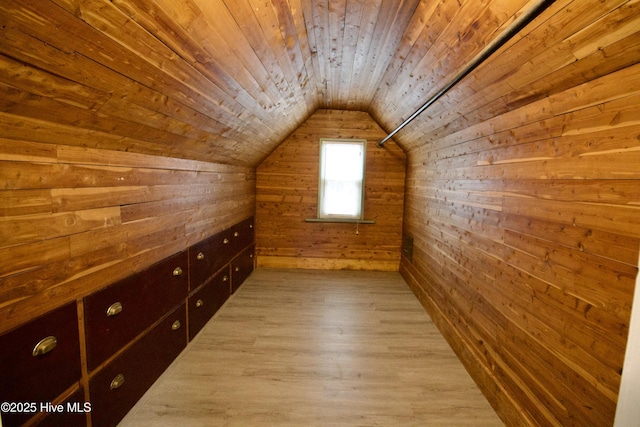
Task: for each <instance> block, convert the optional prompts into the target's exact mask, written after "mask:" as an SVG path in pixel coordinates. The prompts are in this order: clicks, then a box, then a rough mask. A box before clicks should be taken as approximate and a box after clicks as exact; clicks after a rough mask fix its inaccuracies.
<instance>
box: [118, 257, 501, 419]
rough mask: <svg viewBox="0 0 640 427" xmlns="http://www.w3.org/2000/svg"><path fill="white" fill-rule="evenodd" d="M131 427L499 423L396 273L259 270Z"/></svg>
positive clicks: (134, 413)
mask: <svg viewBox="0 0 640 427" xmlns="http://www.w3.org/2000/svg"><path fill="white" fill-rule="evenodd" d="M120 425H121V426H136V427H139V426H158V425H162V426H180V427H189V426H263V425H268V426H374V425H384V426H394V425H401V426H410V425H419V426H440V425H441V426H452V425H455V426H465V425H468V426H501V425H503V423H502V422H501V421H500V419H499V418H498V417H497V415H496V414H495V412H494V411H493V409H492V408H491V407H490V405H489V404H488V403H487V401H486V399H485V398H484V396H483V395H482V394H481V393H480V391H479V390H478V389H477V387H476V385H475V384H474V382H473V380H472V379H471V377H470V376H469V375H468V374H467V372H466V371H465V370H464V368H463V367H462V365H461V364H460V362H459V361H458V360H457V358H456V356H455V354H454V353H453V351H452V350H451V349H450V348H449V346H448V345H447V343H446V341H445V340H444V338H442V336H441V335H440V333H439V332H438V330H437V329H436V327H435V325H434V324H433V323H432V322H431V320H430V319H429V317H428V315H427V314H426V312H425V311H424V309H423V308H422V306H421V305H420V303H419V302H418V300H417V299H416V298H415V297H414V296H413V294H412V293H411V291H410V289H409V288H408V286H407V285H406V283H405V282H404V280H403V279H402V277H401V276H400V275H399V274H398V273H395V272H360V271H314V270H276V269H274V270H271V269H258V270H256V271H254V273H253V275H252V276H251V277H250V278H249V279H248V280H247V281H246V282H245V283H244V284H243V285H242V287H241V288H240V290H239V291H238V292H237V293H236V294H235V295H234V296H233V297H232V298H231V299H230V300H229V301H228V302H227V303H226V305H225V306H223V307H222V309H221V310H220V311H219V312H218V314H217V315H216V316H215V317H214V318H213V319H212V320H211V321H210V322H209V323H208V324H207V325H206V326H205V327H204V329H203V330H202V331H201V332H200V334H199V335H198V336H197V337H196V338H195V339H194V341H193V342H192V343H191V344H190V345H189V347H188V348H187V349H186V350H185V351H184V352H183V353H182V354H181V355H180V356H179V357H178V359H176V361H175V362H174V363H173V364H172V365H171V366H170V367H169V369H168V370H167V371H166V372H165V374H164V375H163V376H162V377H161V378H160V379H159V380H158V381H157V382H156V384H154V386H153V387H152V388H151V389H150V390H149V391H148V392H147V394H145V396H144V397H143V398H142V399H141V400H140V401H139V402H138V404H137V405H136V406H135V407H134V408H133V409H132V410H131V412H130V413H129V414H128V415H127V417H126V418H125V419H124V420H123V421H122V423H121V424H120Z"/></svg>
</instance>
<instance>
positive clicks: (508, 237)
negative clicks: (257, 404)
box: [401, 51, 640, 426]
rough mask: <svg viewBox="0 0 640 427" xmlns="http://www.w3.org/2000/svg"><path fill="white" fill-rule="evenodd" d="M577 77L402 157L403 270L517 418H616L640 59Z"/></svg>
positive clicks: (638, 202)
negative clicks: (407, 251) (407, 249)
mask: <svg viewBox="0 0 640 427" xmlns="http://www.w3.org/2000/svg"><path fill="white" fill-rule="evenodd" d="M631 52H634V51H631ZM635 52H637V51H635ZM596 70H597V69H596ZM487 72H488V71H487ZM583 78H585V79H586V80H588V81H586V82H584V83H582V84H577V85H574V86H571V85H570V84H569V83H568V82H567V84H566V85H565V88H564V89H563V90H556V93H553V94H551V95H549V96H547V97H544V98H541V99H536V97H531V98H530V100H529V102H520V103H518V104H519V106H512V107H511V108H510V110H509V111H508V112H505V113H503V114H501V115H499V116H496V117H494V118H491V119H486V120H478V121H476V122H475V123H474V122H473V121H471V120H470V121H468V122H467V127H466V128H465V127H461V128H460V129H457V130H454V131H451V132H450V133H449V134H448V135H447V134H445V135H444V136H441V137H439V138H436V139H434V140H432V141H423V143H422V144H419V142H420V141H419V140H415V141H414V142H415V143H416V147H415V148H413V149H411V150H409V152H408V166H407V185H406V189H407V191H406V196H405V197H406V205H405V215H404V229H405V232H406V233H407V234H409V235H411V236H412V237H413V238H414V249H413V261H412V262H411V261H409V260H408V259H406V258H403V259H402V262H401V272H402V274H403V275H404V277H405V278H406V279H407V281H408V282H409V283H410V285H411V286H412V288H413V289H414V291H415V292H416V294H417V295H418V297H419V298H420V300H421V301H422V302H423V304H424V306H425V307H426V308H427V310H428V311H429V313H430V314H431V316H432V318H433V319H434V321H435V322H436V323H438V324H439V326H440V329H441V330H442V332H443V333H444V335H445V336H446V337H447V339H448V340H449V341H450V343H451V344H452V346H453V347H454V348H455V349H456V351H457V352H458V355H459V356H460V357H461V359H462V360H463V362H464V363H465V364H466V365H467V367H468V369H469V371H470V372H471V373H472V375H473V376H474V378H475V379H476V381H477V382H478V384H480V386H481V388H482V389H483V390H484V392H485V394H486V395H487V396H488V397H489V399H490V400H491V402H492V403H493V404H494V406H495V407H496V408H497V410H498V413H499V414H500V415H501V416H502V417H503V419H504V420H505V421H507V424H508V425H544V426H546V425H562V426H586V425H589V426H608V425H612V423H613V419H614V414H615V407H616V401H617V394H618V388H619V384H620V372H621V369H622V363H623V357H624V351H625V346H626V340H627V332H628V325H629V316H630V310H631V301H632V295H633V290H634V281H635V277H636V275H637V273H638V267H637V261H638V249H639V247H640V167H639V166H640V107H639V106H640V65H632V66H628V67H626V68H622V69H620V70H619V71H615V72H605V73H603V75H601V76H599V77H593V74H587V73H585V74H584V75H583ZM547 83H548V84H551V83H550V82H547ZM538 84H539V85H544V84H545V83H544V82H539V83H538ZM556 89H557V88H556ZM425 121H426V119H425Z"/></svg>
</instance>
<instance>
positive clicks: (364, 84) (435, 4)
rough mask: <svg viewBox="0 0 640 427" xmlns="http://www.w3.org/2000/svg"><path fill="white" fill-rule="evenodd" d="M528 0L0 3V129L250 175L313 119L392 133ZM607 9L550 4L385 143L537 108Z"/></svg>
mask: <svg viewBox="0 0 640 427" xmlns="http://www.w3.org/2000/svg"><path fill="white" fill-rule="evenodd" d="M533 3H534V2H533V1H528V0H486V1H477V0H439V1H436V0H422V1H420V0H331V1H329V0H244V1H239V0H111V1H107V0H3V1H2V2H0V14H1V16H0V18H1V19H2V22H1V25H0V32H1V33H2V35H1V37H2V41H0V53H1V55H0V61H1V63H0V91H1V92H0V93H1V96H0V125H2V126H3V127H4V128H5V131H6V132H7V134H9V135H11V134H12V131H11V129H12V128H17V127H23V128H24V127H31V128H33V129H34V133H35V131H36V130H38V131H41V132H42V133H43V134H45V133H46V134H47V135H49V136H46V137H45V136H43V137H42V138H43V139H46V138H49V139H54V140H55V141H57V142H59V143H62V144H76V145H84V146H94V147H98V148H106V149H113V150H122V151H131V152H139V153H146V154H156V155H163V156H171V157H177V158H186V159H195V160H201V161H212V162H220V163H228V164H237V165H245V166H256V165H258V164H259V163H260V162H261V161H262V160H263V159H264V158H265V157H266V156H267V155H268V154H269V153H270V152H271V151H272V150H273V149H274V148H275V147H277V146H278V145H279V144H280V142H281V141H282V140H283V139H284V138H285V137H286V136H287V135H288V134H290V133H291V132H292V131H293V130H295V129H296V128H297V127H298V126H299V125H300V124H302V123H303V122H304V121H305V120H306V119H307V118H308V117H309V116H310V115H311V114H312V113H313V112H315V111H316V110H317V109H319V108H331V109H352V110H361V111H366V112H369V114H371V116H372V117H373V118H374V119H375V120H376V121H377V122H378V123H379V124H380V125H381V126H382V127H383V128H384V129H385V130H387V131H390V130H392V129H393V128H394V127H395V126H396V125H398V124H399V123H401V122H402V121H403V120H404V119H405V118H406V117H408V116H409V115H410V114H411V113H412V112H413V111H415V110H416V109H417V108H418V107H419V106H420V105H422V103H423V102H424V101H425V100H426V98H427V97H428V96H429V95H430V94H432V93H434V92H436V91H438V90H439V89H440V88H441V87H442V86H443V85H444V84H445V83H446V82H447V81H448V80H449V79H450V78H451V77H452V76H453V75H455V74H456V73H457V72H458V71H459V70H460V69H461V68H462V67H463V66H464V65H465V64H466V63H467V61H469V60H470V59H471V58H472V57H473V56H474V55H476V54H477V53H478V52H479V51H480V50H481V49H482V48H483V47H484V46H485V45H486V44H487V43H488V42H490V41H491V40H492V39H494V38H495V37H496V36H497V35H498V34H500V32H501V31H502V30H504V28H505V27H506V26H508V25H509V24H510V23H511V22H512V21H513V20H514V19H515V18H516V17H517V16H519V15H520V14H521V13H523V12H524V11H526V10H527V9H528V8H529V7H531V5H532V4H533ZM607 3H608V5H607V6H606V8H607V9H609V10H613V9H615V8H616V7H618V5H622V4H624V3H626V2H625V1H611V2H607ZM614 3H615V4H614ZM630 3H633V2H630ZM604 8H605V6H603V5H602V4H601V2H599V1H596V0H588V1H584V0H574V1H571V0H562V1H557V2H556V3H555V4H554V5H552V6H551V7H550V8H549V9H548V10H547V11H545V12H544V13H543V14H542V15H541V16H540V17H539V18H538V19H537V20H535V21H534V22H533V23H532V24H530V25H529V26H527V27H526V28H525V29H524V30H523V31H522V33H521V34H519V35H517V36H516V37H515V38H514V39H513V40H512V41H511V42H510V43H509V44H508V45H507V46H505V47H504V48H503V49H502V50H501V51H500V52H498V53H496V54H495V58H494V57H492V58H491V59H490V61H488V64H485V65H483V66H481V67H480V68H479V69H478V70H477V71H476V72H474V73H473V74H472V75H470V76H468V77H467V78H466V79H465V80H464V82H462V83H461V84H460V85H459V86H458V87H456V88H455V90H453V91H452V92H450V93H449V94H447V95H446V96H445V97H444V98H442V100H441V101H439V102H438V105H435V106H434V108H433V109H432V110H430V111H429V112H427V113H425V114H424V118H423V119H422V117H421V119H422V120H420V121H419V123H416V124H415V125H414V124H412V125H411V126H410V127H408V128H407V130H403V131H402V132H401V133H400V134H398V136H397V137H396V141H397V142H399V143H400V145H401V146H402V147H403V148H404V149H405V150H407V151H409V150H412V149H414V148H417V147H419V145H420V144H421V143H422V142H424V141H430V140H435V139H436V138H438V137H442V136H443V135H445V134H450V133H452V132H454V131H455V130H457V129H461V128H463V127H465V126H466V125H467V124H468V123H469V122H470V121H476V122H477V121H481V120H486V119H487V118H490V117H495V116H497V115H499V114H501V113H503V112H506V111H508V110H509V108H512V107H513V106H514V105H521V104H522V103H523V102H530V101H531V100H532V99H538V98H540V97H543V96H545V95H547V94H548V93H549V91H551V90H553V87H550V86H549V85H548V84H545V85H544V87H542V86H540V85H539V84H537V83H536V82H538V81H540V80H541V79H543V78H545V77H546V76H549V75H551V76H552V77H553V78H554V81H555V82H562V81H566V80H567V79H568V78H573V79H574V80H575V79H576V75H577V74H578V73H577V72H574V73H573V74H572V71H571V67H570V65H571V64H572V63H574V62H576V61H577V60H580V59H581V57H580V52H583V51H584V52H592V50H590V49H588V48H589V44H588V43H589V40H583V39H581V38H580V31H581V30H582V29H583V28H584V27H585V26H588V25H592V24H593V23H594V22H595V21H597V20H600V19H605V18H602V16H604V15H603V13H604V12H603V9H604ZM627 13H628V14H629V12H627ZM630 15H631V16H633V13H631V14H630ZM636 15H637V13H636ZM578 17H579V18H578ZM635 25H636V26H637V24H635ZM630 34H635V32H631V33H630ZM525 35H526V37H524V36H525ZM621 37H622V36H621ZM619 38H620V37H618V38H616V39H615V40H618V39H619ZM616 66H622V65H621V64H617V65H616ZM559 70H563V71H562V72H560V71H559ZM554 73H555V74H554ZM577 78H578V79H579V77H577ZM574 83H575V82H574ZM51 135H57V136H56V137H55V138H54V137H52V136H51ZM56 138H57V139H56Z"/></svg>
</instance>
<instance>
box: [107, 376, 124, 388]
mask: <svg viewBox="0 0 640 427" xmlns="http://www.w3.org/2000/svg"><path fill="white" fill-rule="evenodd" d="M123 384H124V375H122V374H118V375H116V377H115V378H114V379H112V380H111V384H110V385H109V388H110V389H111V390H115V389H117V388H120V387H122V385H123Z"/></svg>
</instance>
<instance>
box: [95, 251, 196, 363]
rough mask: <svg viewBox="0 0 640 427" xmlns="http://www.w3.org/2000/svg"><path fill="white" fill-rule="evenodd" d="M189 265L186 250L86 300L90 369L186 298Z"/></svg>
mask: <svg viewBox="0 0 640 427" xmlns="http://www.w3.org/2000/svg"><path fill="white" fill-rule="evenodd" d="M187 268H188V258H187V252H186V251H185V252H181V253H179V254H176V255H173V256H171V257H169V258H167V259H165V260H163V261H161V262H159V263H157V264H155V265H153V266H152V267H150V268H148V269H146V270H144V271H142V272H140V273H138V274H134V275H133V276H130V277H128V278H126V279H124V280H122V281H120V282H117V283H115V284H113V285H111V286H109V287H107V288H105V289H103V290H101V291H98V292H96V293H94V294H91V295H89V296H88V297H86V298H85V299H84V316H85V330H86V345H87V365H88V368H89V370H90V371H91V370H94V369H95V368H96V367H97V366H99V365H100V364H101V363H102V362H104V361H105V360H106V359H107V358H108V357H110V356H111V355H113V354H114V353H115V352H116V351H117V350H118V349H119V348H121V347H122V346H123V345H125V344H126V343H128V342H129V341H131V340H132V339H133V338H135V337H136V336H137V335H138V334H140V333H142V332H143V331H144V330H145V329H147V328H148V327H149V326H151V325H152V324H153V323H154V322H155V321H157V320H158V319H160V317H162V316H163V315H164V314H165V313H167V312H168V311H169V310H171V309H172V308H173V307H175V306H176V305H178V304H179V303H180V302H182V301H184V299H185V298H186V297H187V293H188V271H187Z"/></svg>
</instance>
